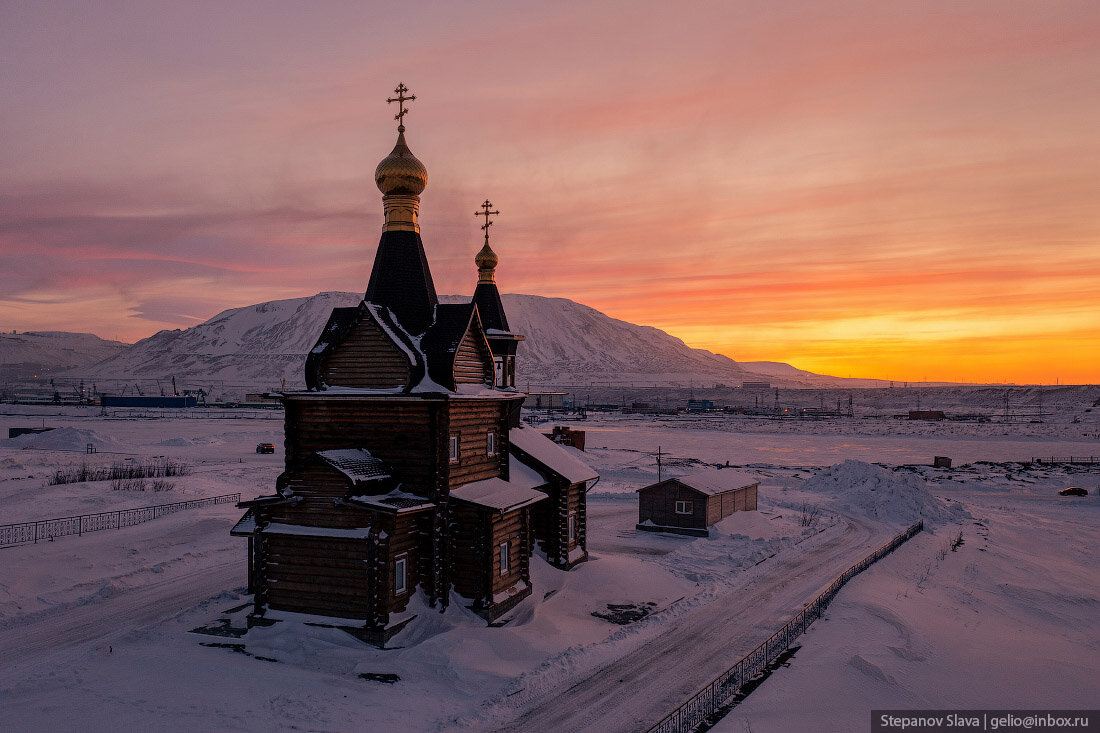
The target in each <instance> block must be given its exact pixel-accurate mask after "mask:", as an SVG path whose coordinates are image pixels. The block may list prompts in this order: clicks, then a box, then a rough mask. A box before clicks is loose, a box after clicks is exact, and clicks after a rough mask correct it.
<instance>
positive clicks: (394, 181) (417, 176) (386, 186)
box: [374, 126, 428, 196]
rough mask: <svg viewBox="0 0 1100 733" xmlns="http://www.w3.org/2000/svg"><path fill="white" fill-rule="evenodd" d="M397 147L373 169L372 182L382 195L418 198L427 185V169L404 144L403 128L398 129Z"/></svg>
mask: <svg viewBox="0 0 1100 733" xmlns="http://www.w3.org/2000/svg"><path fill="white" fill-rule="evenodd" d="M398 129H399V132H398V135H397V145H395V146H394V147H393V152H391V153H390V154H389V155H387V156H386V157H385V158H383V159H382V162H381V163H379V164H378V167H377V168H375V169H374V182H375V183H376V184H378V190H379V191H381V192H382V194H383V195H386V196H388V195H390V194H397V195H400V196H419V195H420V193H421V192H422V191H423V190H424V189H425V187H427V185H428V169H427V168H425V167H424V164H423V163H421V162H420V161H419V160H417V158H416V156H415V155H413V154H412V151H411V150H409V146H408V145H407V144H406V143H405V128H404V126H402V127H400V128H398Z"/></svg>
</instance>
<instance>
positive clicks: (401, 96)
mask: <svg viewBox="0 0 1100 733" xmlns="http://www.w3.org/2000/svg"><path fill="white" fill-rule="evenodd" d="M393 91H394V92H396V93H397V96H396V97H390V98H388V99H386V104H389V103H390V102H397V109H398V110H399V111H398V113H397V114H395V115H394V116H393V118H394V119H395V120H397V131H398V132H404V131H405V120H404V119H403V118H404V117H405V114H406V113H407V112H408V111H409V110H407V109H405V102H411V101H412V100H414V99H416V95H415V94H411V95H409V96H407V97H406V96H405V92H407V91H409V88H408V87H407V86H405V85H404V84H398V85H397V89H394V90H393Z"/></svg>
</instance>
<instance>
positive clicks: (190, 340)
mask: <svg viewBox="0 0 1100 733" xmlns="http://www.w3.org/2000/svg"><path fill="white" fill-rule="evenodd" d="M501 297H502V300H503V302H504V307H505V310H506V312H507V317H508V321H509V325H510V326H511V329H512V330H513V331H514V332H516V333H520V334H523V335H524V336H525V337H526V340H525V341H524V342H523V343H522V344H521V345H520V353H519V364H518V371H519V374H518V377H517V385H522V386H524V387H526V386H528V384H530V386H531V388H532V389H546V388H552V387H555V386H559V387H561V386H578V385H585V384H620V385H621V384H631V383H640V384H651V385H669V386H676V385H680V386H685V387H686V386H688V385H689V384H694V385H696V386H704V385H706V386H709V385H710V384H725V385H727V386H731V387H733V386H740V383H741V382H743V381H755V382H768V383H769V384H773V385H774V386H780V387H785V388H791V387H833V386H841V385H844V386H877V385H881V384H883V383H882V382H880V381H879V380H850V379H844V378H837V377H829V376H825V375H818V374H813V373H811V372H806V371H802V370H799V369H797V368H795V367H793V366H790V365H788V364H783V363H781V362H738V361H735V360H734V359H731V358H730V357H728V356H725V355H722V354H716V353H713V352H710V351H707V350H705V349H694V348H691V347H689V346H688V345H687V344H685V343H684V342H683V341H682V340H681V339H679V338H677V337H675V336H673V335H671V334H668V333H666V332H664V331H661V330H660V329H657V328H654V327H653V326H642V325H638V324H633V323H629V322H627V321H623V320H619V319H616V318H612V317H610V316H607V315H606V314H604V313H601V312H600V311H598V310H596V309H595V308H592V307H590V306H586V305H583V304H581V303H576V302H574V301H572V300H569V299H566V298H549V297H543V296H537V295H524V294H504V295H502V296H501ZM361 299H362V295H361V294H360V293H347V292H333V291H325V292H321V293H318V294H316V295H312V296H306V297H301V298H288V299H282V300H273V301H267V302H264V303H256V304H253V305H249V306H243V307H240V308H230V309H227V310H224V311H222V312H221V313H218V314H217V315H215V316H213V317H212V318H210V319H209V320H207V321H205V322H203V323H201V324H198V325H196V326H192V327H190V328H187V329H173V330H164V331H159V332H158V333H155V334H153V335H152V336H149V337H148V338H145V339H141V340H140V341H138V342H137V343H135V344H133V345H131V346H128V347H126V348H124V349H122V350H121V351H119V352H117V353H113V354H111V355H109V356H108V357H107V358H106V359H103V360H101V361H98V362H96V363H94V364H83V365H78V366H75V367H73V368H70V369H69V370H68V373H67V374H68V376H71V377H77V376H79V377H81V378H84V379H96V380H100V381H101V382H109V381H111V380H114V381H119V382H125V381H127V380H131V381H132V380H167V379H171V378H173V377H175V378H176V379H177V380H179V382H180V383H181V384H190V385H192V386H205V385H213V386H214V387H215V388H214V389H213V390H208V391H213V392H215V393H216V392H217V391H218V390H217V387H219V386H220V387H221V388H222V389H223V390H224V391H226V392H243V391H244V390H248V391H256V390H260V389H278V388H283V387H285V388H286V389H300V388H302V387H303V386H304V382H303V365H304V362H305V355H306V354H307V353H308V352H309V350H310V349H311V348H312V347H313V345H314V344H315V343H316V339H317V336H318V335H319V334H320V332H321V329H322V328H323V327H324V324H325V322H326V321H327V319H328V316H329V314H330V313H331V311H332V309H333V308H337V307H348V306H354V305H356V304H357V303H358V302H359V301H360V300H361ZM468 300H469V296H457V295H450V296H447V295H445V296H441V298H440V301H441V302H451V303H454V302H466V301H468ZM238 388H239V389H238Z"/></svg>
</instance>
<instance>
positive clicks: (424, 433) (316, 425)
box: [285, 396, 446, 497]
mask: <svg viewBox="0 0 1100 733" xmlns="http://www.w3.org/2000/svg"><path fill="white" fill-rule="evenodd" d="M285 404H286V427H285V430H286V433H285V435H286V438H285V447H286V467H287V470H288V471H292V470H293V469H294V468H296V467H297V466H299V465H301V464H302V463H303V462H304V461H305V460H306V459H308V458H309V457H310V456H311V455H312V454H313V453H316V452H318V451H323V450H332V449H338V448H365V449H367V450H369V451H370V452H371V454H372V455H374V456H377V457H378V458H381V459H382V460H383V461H385V462H386V463H387V464H388V465H389V466H390V468H392V469H393V470H394V472H395V473H396V475H397V476H398V478H400V480H401V481H402V482H404V483H405V484H406V486H407V488H409V489H410V490H413V491H419V492H420V493H423V494H424V495H425V496H429V497H430V496H432V494H431V491H432V489H434V487H435V486H437V485H438V482H439V480H440V478H441V477H440V462H439V461H440V452H439V442H438V432H437V431H438V428H439V426H440V424H445V422H446V421H445V415H443V414H441V413H442V412H443V409H444V406H445V404H446V403H445V402H443V401H442V400H439V401H436V400H408V401H396V400H384V399H380V398H375V399H369V398H368V399H358V400H357V399H347V398H340V399H295V398H294V397H293V396H290V397H288V398H287V399H286V400H285ZM444 429H445V427H444ZM444 440H445V436H444ZM444 448H445V443H444ZM442 457H443V460H446V453H443V454H442Z"/></svg>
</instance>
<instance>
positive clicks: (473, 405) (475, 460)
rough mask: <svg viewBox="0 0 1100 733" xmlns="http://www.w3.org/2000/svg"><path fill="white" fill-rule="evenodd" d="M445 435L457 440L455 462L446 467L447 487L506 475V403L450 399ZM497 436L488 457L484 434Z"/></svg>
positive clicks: (486, 440) (486, 441)
mask: <svg viewBox="0 0 1100 733" xmlns="http://www.w3.org/2000/svg"><path fill="white" fill-rule="evenodd" d="M448 404H449V405H450V410H449V416H448V417H449V421H448V432H449V435H454V434H457V435H458V437H459V458H458V463H449V464H448V486H449V487H450V488H452V489H453V488H455V487H458V486H461V485H463V484H468V483H471V482H473V481H481V480H483V479H487V478H494V477H497V476H507V470H508V444H507V443H508V441H507V439H506V437H505V436H506V434H507V430H506V429H505V420H506V418H507V403H506V402H504V401H498V400H486V399H477V400H461V399H459V400H450V401H449V402H448ZM490 431H491V432H493V434H494V435H495V436H496V451H495V453H494V454H493V455H491V456H490V455H489V454H488V450H487V448H488V439H487V437H486V436H487V434H488V433H489V432H490Z"/></svg>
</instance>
